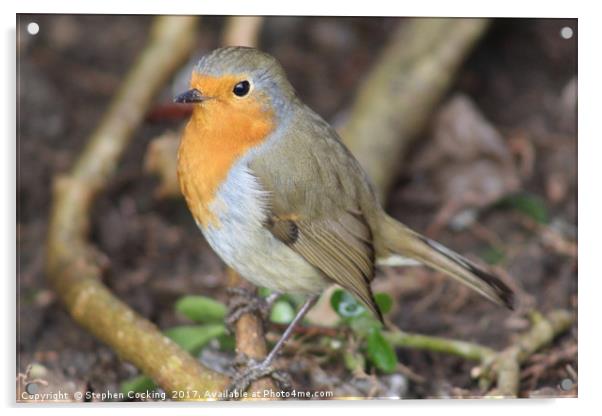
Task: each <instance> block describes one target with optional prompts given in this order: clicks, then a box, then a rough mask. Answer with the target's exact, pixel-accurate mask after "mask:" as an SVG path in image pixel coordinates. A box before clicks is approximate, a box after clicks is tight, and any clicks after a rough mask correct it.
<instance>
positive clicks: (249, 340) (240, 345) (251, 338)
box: [227, 269, 276, 398]
mask: <svg viewBox="0 0 602 416" xmlns="http://www.w3.org/2000/svg"><path fill="white" fill-rule="evenodd" d="M227 273H228V287H241V288H245V289H248V290H252V291H256V290H257V289H256V288H255V286H253V285H252V284H251V283H249V282H248V281H246V280H244V279H242V278H241V277H240V276H239V275H238V273H236V272H235V271H234V270H232V269H228V272H227ZM235 330H236V351H237V352H239V353H242V354H244V355H246V356H247V357H249V358H253V359H255V360H258V361H259V360H261V359H263V358H265V357H266V356H267V355H268V348H267V345H266V341H265V332H264V330H263V321H262V319H261V317H260V316H258V315H257V314H254V313H246V314H244V315H242V316H241V317H240V318H239V319H238V321H237V322H236V328H235ZM249 390H250V391H251V392H255V393H261V392H263V391H264V390H272V391H275V390H276V386H275V385H274V382H273V381H272V379H271V378H270V377H264V378H262V379H259V380H256V381H254V382H253V383H251V386H249ZM260 398H261V397H260Z"/></svg>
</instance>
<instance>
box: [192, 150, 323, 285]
mask: <svg viewBox="0 0 602 416" xmlns="http://www.w3.org/2000/svg"><path fill="white" fill-rule="evenodd" d="M245 159H246V158H242V159H241V160H239V161H238V162H236V163H235V164H234V165H233V166H232V169H231V170H230V172H229V174H228V177H227V179H226V180H225V181H224V183H223V184H222V185H221V186H220V188H219V190H218V192H217V195H216V197H215V200H214V201H213V202H212V204H211V205H210V209H211V211H212V212H213V213H214V214H215V215H216V217H217V219H218V220H219V224H218V225H216V226H213V225H209V226H207V227H206V228H203V227H199V228H200V229H201V231H202V232H203V234H204V236H205V238H206V239H207V241H208V242H209V244H210V245H211V247H212V248H213V250H215V252H216V253H217V254H218V255H219V256H220V257H221V258H222V260H223V261H224V262H225V263H226V264H227V265H228V266H230V267H232V268H233V269H234V270H236V271H237V272H238V273H239V274H240V275H241V276H243V277H244V278H246V279H247V280H249V281H251V282H252V283H254V284H255V285H257V286H262V287H267V288H269V289H272V290H275V291H279V292H289V293H305V294H310V293H319V292H320V291H321V290H323V289H324V288H326V287H327V286H328V285H329V282H328V281H327V280H326V279H325V278H324V277H323V276H322V275H321V273H320V272H319V271H318V270H317V269H316V268H314V267H313V266H312V265H311V264H309V263H308V262H307V261H306V260H305V259H304V258H303V257H301V256H300V255H299V254H297V253H295V252H294V251H293V250H291V249H290V248H289V247H287V246H286V245H285V244H284V243H282V242H281V241H279V240H278V239H276V238H275V237H274V236H273V235H272V234H271V233H270V232H269V231H268V230H267V229H266V228H265V227H264V225H263V224H264V221H265V219H266V215H267V206H268V197H269V193H267V192H266V191H265V190H263V189H261V185H260V184H259V183H258V182H257V179H256V178H255V176H253V174H252V173H251V172H250V171H249V169H248V167H247V163H246V161H245Z"/></svg>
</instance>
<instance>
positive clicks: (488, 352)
mask: <svg viewBox="0 0 602 416" xmlns="http://www.w3.org/2000/svg"><path fill="white" fill-rule="evenodd" d="M383 335H384V336H385V338H386V339H387V340H388V341H389V342H390V343H391V345H393V346H394V347H398V348H413V349H418V350H426V351H431V352H442V353H445V354H450V355H456V356H458V357H461V358H464V359H466V360H474V361H483V362H484V361H486V360H489V359H493V357H494V356H495V354H496V352H495V350H493V349H491V348H488V347H484V346H482V345H479V344H474V343H471V342H465V341H458V340H454V339H449V338H441V337H431V336H428V335H422V334H411V333H408V332H403V331H386V332H383Z"/></svg>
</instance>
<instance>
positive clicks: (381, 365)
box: [366, 328, 397, 373]
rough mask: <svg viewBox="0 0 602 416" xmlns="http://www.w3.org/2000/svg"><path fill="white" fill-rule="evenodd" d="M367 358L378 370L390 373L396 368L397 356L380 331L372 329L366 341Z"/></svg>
mask: <svg viewBox="0 0 602 416" xmlns="http://www.w3.org/2000/svg"><path fill="white" fill-rule="evenodd" d="M366 341H367V345H368V347H367V348H368V349H367V353H368V358H369V359H370V361H371V362H372V363H373V364H374V365H375V366H376V368H378V369H379V370H381V371H383V372H385V373H392V372H394V371H395V369H396V368H397V355H396V354H395V350H394V349H393V347H391V344H389V342H388V341H387V340H386V339H385V337H383V335H382V333H381V332H380V329H376V328H372V329H371V330H370V331H369V332H368V338H367V339H366Z"/></svg>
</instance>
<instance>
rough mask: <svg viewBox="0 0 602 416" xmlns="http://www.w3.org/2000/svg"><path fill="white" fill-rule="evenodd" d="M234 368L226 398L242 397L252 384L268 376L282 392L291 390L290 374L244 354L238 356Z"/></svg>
mask: <svg viewBox="0 0 602 416" xmlns="http://www.w3.org/2000/svg"><path fill="white" fill-rule="evenodd" d="M232 366H233V368H234V371H233V373H234V374H233V376H232V381H231V382H230V385H229V386H228V388H227V391H228V395H227V396H226V397H234V398H238V397H242V395H243V394H244V392H245V391H246V390H247V389H248V388H249V386H250V385H251V383H253V382H254V381H256V380H259V379H260V378H263V377H266V376H270V377H272V379H274V380H275V381H276V382H277V383H278V385H279V387H280V388H281V389H282V390H290V389H291V379H290V376H289V375H288V373H287V372H285V371H282V370H277V369H275V368H274V367H272V366H271V365H269V364H267V363H266V362H265V361H257V360H255V359H253V358H249V357H247V356H245V355H244V354H238V355H237V357H236V358H235V359H234V362H233V365H232Z"/></svg>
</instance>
